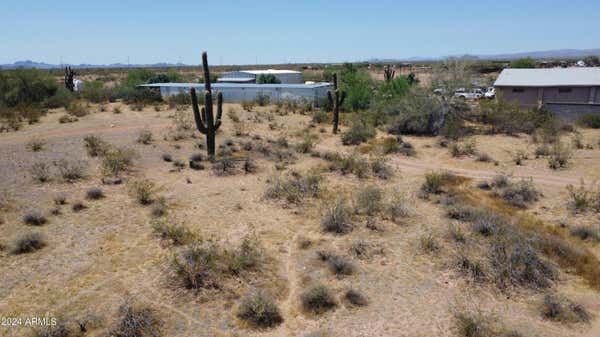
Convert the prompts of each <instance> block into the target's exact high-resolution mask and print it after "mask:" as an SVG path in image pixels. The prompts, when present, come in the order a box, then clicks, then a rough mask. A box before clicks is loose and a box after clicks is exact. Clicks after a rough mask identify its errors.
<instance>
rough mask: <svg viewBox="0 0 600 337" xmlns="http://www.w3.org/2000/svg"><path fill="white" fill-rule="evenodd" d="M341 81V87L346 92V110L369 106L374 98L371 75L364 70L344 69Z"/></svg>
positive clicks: (344, 106)
mask: <svg viewBox="0 0 600 337" xmlns="http://www.w3.org/2000/svg"><path fill="white" fill-rule="evenodd" d="M340 82H341V83H340V89H341V90H343V91H345V92H346V99H345V100H344V104H343V108H344V109H345V110H352V111H358V110H363V109H367V108H368V107H369V105H370V104H371V100H372V99H373V90H372V87H373V80H372V79H371V75H369V74H368V73H367V72H364V71H356V70H353V71H344V72H342V74H341V76H340Z"/></svg>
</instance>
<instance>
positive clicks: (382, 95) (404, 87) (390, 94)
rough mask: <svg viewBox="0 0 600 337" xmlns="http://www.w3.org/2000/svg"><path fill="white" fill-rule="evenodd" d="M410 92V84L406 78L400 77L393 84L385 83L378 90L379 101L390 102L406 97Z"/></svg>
mask: <svg viewBox="0 0 600 337" xmlns="http://www.w3.org/2000/svg"><path fill="white" fill-rule="evenodd" d="M409 91H410V84H409V83H408V80H407V78H406V77H404V76H400V77H397V78H395V79H394V80H392V81H391V82H385V83H384V84H382V85H381V86H380V87H379V89H378V90H377V98H378V99H379V100H384V101H390V100H394V99H397V98H400V97H404V96H406V95H407V94H408V93H409Z"/></svg>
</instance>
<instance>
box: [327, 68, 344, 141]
mask: <svg viewBox="0 0 600 337" xmlns="http://www.w3.org/2000/svg"><path fill="white" fill-rule="evenodd" d="M344 98H346V92H345V91H341V90H340V89H338V82H337V74H333V91H331V90H329V91H328V92H327V99H328V100H329V105H331V106H332V107H333V133H334V134H335V133H337V132H338V123H339V121H340V106H342V104H344Z"/></svg>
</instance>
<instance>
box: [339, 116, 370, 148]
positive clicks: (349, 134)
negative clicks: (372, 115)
mask: <svg viewBox="0 0 600 337" xmlns="http://www.w3.org/2000/svg"><path fill="white" fill-rule="evenodd" d="M375 134H376V132H375V128H373V127H372V126H370V125H367V124H365V123H363V122H359V121H355V122H354V123H352V125H351V126H350V129H349V130H348V131H346V132H344V133H343V134H342V143H343V144H344V145H358V144H360V143H363V142H366V141H367V140H369V139H371V138H373V137H375Z"/></svg>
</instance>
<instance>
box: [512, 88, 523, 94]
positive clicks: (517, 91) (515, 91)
mask: <svg viewBox="0 0 600 337" xmlns="http://www.w3.org/2000/svg"><path fill="white" fill-rule="evenodd" d="M512 92H514V93H522V92H525V89H523V88H513V90H512Z"/></svg>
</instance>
